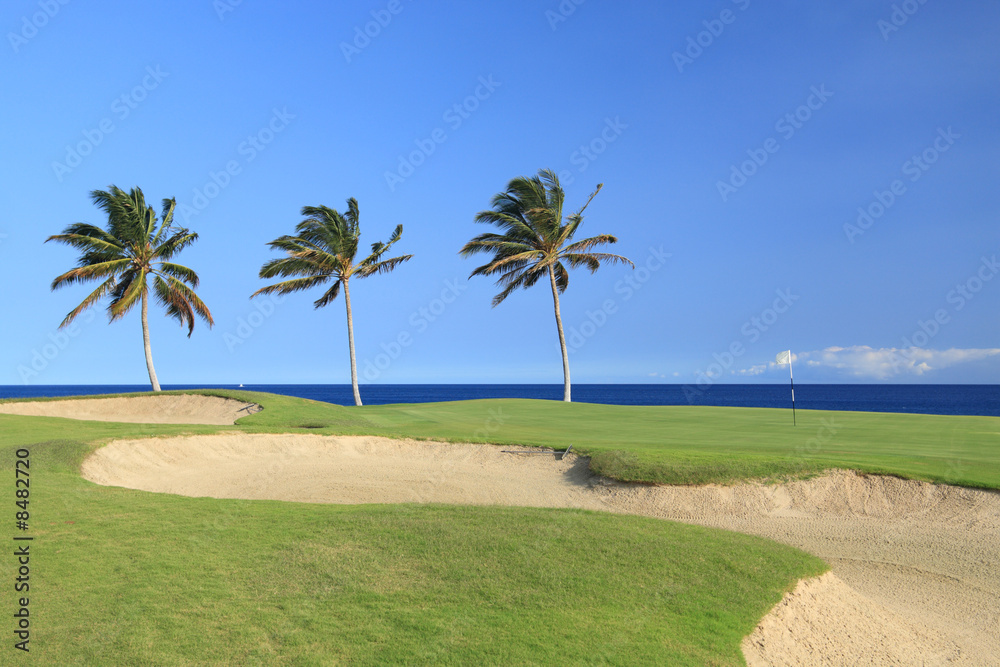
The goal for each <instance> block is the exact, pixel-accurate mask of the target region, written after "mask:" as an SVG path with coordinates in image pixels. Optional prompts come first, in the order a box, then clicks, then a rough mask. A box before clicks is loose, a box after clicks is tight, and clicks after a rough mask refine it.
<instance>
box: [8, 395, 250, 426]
mask: <svg viewBox="0 0 1000 667" xmlns="http://www.w3.org/2000/svg"><path fill="white" fill-rule="evenodd" d="M258 410H260V406H259V405H256V404H254V403H244V402H242V401H235V400H232V399H229V398H220V397H218V396H201V395H198V394H181V395H169V396H135V397H131V398H122V397H116V398H84V399H72V400H68V401H26V402H18V403H0V413H5V414H8V415H27V416H31V417H65V418H67V419H86V420H91V421H104V422H128V423H131V424H211V425H215V426H225V425H230V424H235V423H236V420H237V419H239V418H240V417H246V416H247V415H248V414H253V413H254V412H257V411H258Z"/></svg>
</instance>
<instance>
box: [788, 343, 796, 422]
mask: <svg viewBox="0 0 1000 667" xmlns="http://www.w3.org/2000/svg"><path fill="white" fill-rule="evenodd" d="M788 380H789V382H791V383H792V426H796V425H797V424H796V423H795V376H794V375H792V351H791V350H789V351H788Z"/></svg>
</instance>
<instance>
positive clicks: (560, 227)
mask: <svg viewBox="0 0 1000 667" xmlns="http://www.w3.org/2000/svg"><path fill="white" fill-rule="evenodd" d="M601 187H603V183H602V184H599V185H598V186H597V189H596V190H594V192H593V194H591V195H590V198H589V199H588V200H587V202H586V203H585V204H584V205H583V207H582V208H581V209H580V210H579V211H577V212H576V213H573V214H571V215H568V216H566V221H565V223H564V222H563V200H564V195H563V189H562V186H560V185H559V177H558V176H556V174H555V173H554V172H552V171H551V170H549V169H543V170H541V171H539V172H538V175H537V176H534V177H532V178H528V177H526V176H519V177H517V178H515V179H514V180H512V181H511V182H510V183H508V184H507V190H506V191H504V192H501V193H500V194H498V195H496V196H494V197H493V202H492V203H493V210H491V211H482V212H480V213H478V214H477V215H476V222H485V223H488V224H492V225H496V226H497V227H499V228H500V229H501V230H502V231H503V232H504V233H503V234H480V235H479V236H477V237H476V238H474V239H472V240H471V241H469V242H468V243H466V244H465V246H463V247H462V250H461V255H462V256H463V257H469V256H471V255H474V254H476V253H479V252H484V253H492V254H493V259H492V261H490V262H489V263H488V264H484V265H483V266H480V267H479V268H477V269H476V270H475V271H473V272H472V273H471V274H470V275H469V277H470V278H471V277H472V276H492V275H499V278H498V279H497V281H496V284H497V285H498V286H502V287H503V290H502V291H501V292H500V293H499V294H497V295H496V296H495V297H493V307H494V308H495V307H496V306H498V305H500V303H502V302H503V300H504V299H506V298H507V297H508V296H510V294H511V292H513V291H514V290H516V289H518V288H522V287H523V288H528V287H531V286H532V285H534V284H535V283H536V282H538V280H539V279H540V278H541V277H542V276H548V278H549V284H550V285H551V286H552V300H553V302H554V304H555V312H556V328H557V329H558V330H559V347H560V348H561V349H562V362H563V385H564V386H563V400H564V401H569V400H570V381H569V355H568V354H567V353H566V336H565V335H564V334H563V326H562V315H561V314H560V312H559V293H560V292H565V291H566V287H567V286H568V285H569V273H568V272H567V271H566V267H565V266H563V262H564V261H565V262H566V264H569V266H570V268H574V269H575V268H577V267H580V266H583V267H586V268H588V269H590V272H591V273H593V272H594V271H596V270H597V269H598V268H600V266H601V262H604V261H606V262H611V263H618V262H621V263H622V264H628V265H630V266H633V268H634V266H635V265H634V264H632V262H631V261H630V260H628V259H626V258H625V257H622V256H620V255H612V254H609V253H604V252H589V251H590V250H591V249H592V248H594V247H597V246H600V245H604V244H606V243H617V242H618V239H617V238H615V237H614V236H611V235H610V234H601V235H599V236H592V237H590V238H589V239H584V240H582V241H576V242H573V243H571V241H572V239H573V235H574V234H575V233H576V230H577V229H579V227H580V225H581V224H582V223H583V212H584V210H585V209H586V208H587V206H589V205H590V202H591V201H593V200H594V197H596V196H597V193H598V192H600V191H601ZM567 244H569V245H567Z"/></svg>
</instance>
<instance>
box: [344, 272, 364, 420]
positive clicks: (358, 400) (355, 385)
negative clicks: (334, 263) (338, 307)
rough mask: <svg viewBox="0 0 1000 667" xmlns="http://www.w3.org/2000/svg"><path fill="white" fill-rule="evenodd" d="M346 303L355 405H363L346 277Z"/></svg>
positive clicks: (349, 292)
mask: <svg viewBox="0 0 1000 667" xmlns="http://www.w3.org/2000/svg"><path fill="white" fill-rule="evenodd" d="M344 303H346V304H347V342H348V343H349V344H350V346H351V388H352V389H354V405H361V392H359V391H358V362H357V360H356V359H355V358H354V320H353V319H352V318H351V290H349V289H348V288H347V279H346V278H344Z"/></svg>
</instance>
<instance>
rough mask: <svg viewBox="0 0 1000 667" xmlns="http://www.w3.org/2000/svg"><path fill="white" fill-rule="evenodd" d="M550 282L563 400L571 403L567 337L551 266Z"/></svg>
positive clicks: (554, 275) (554, 274)
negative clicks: (561, 369)
mask: <svg viewBox="0 0 1000 667" xmlns="http://www.w3.org/2000/svg"><path fill="white" fill-rule="evenodd" d="M549 282H550V283H552V301H553V302H554V303H555V306H556V327H557V328H558V329H559V347H560V349H562V361H563V400H564V401H566V402H567V403H569V402H570V391H569V355H568V354H567V353H566V336H565V335H563V325H562V315H561V314H560V313H559V289H558V288H557V287H556V273H555V271H554V270H553V269H552V267H551V266H549Z"/></svg>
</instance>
